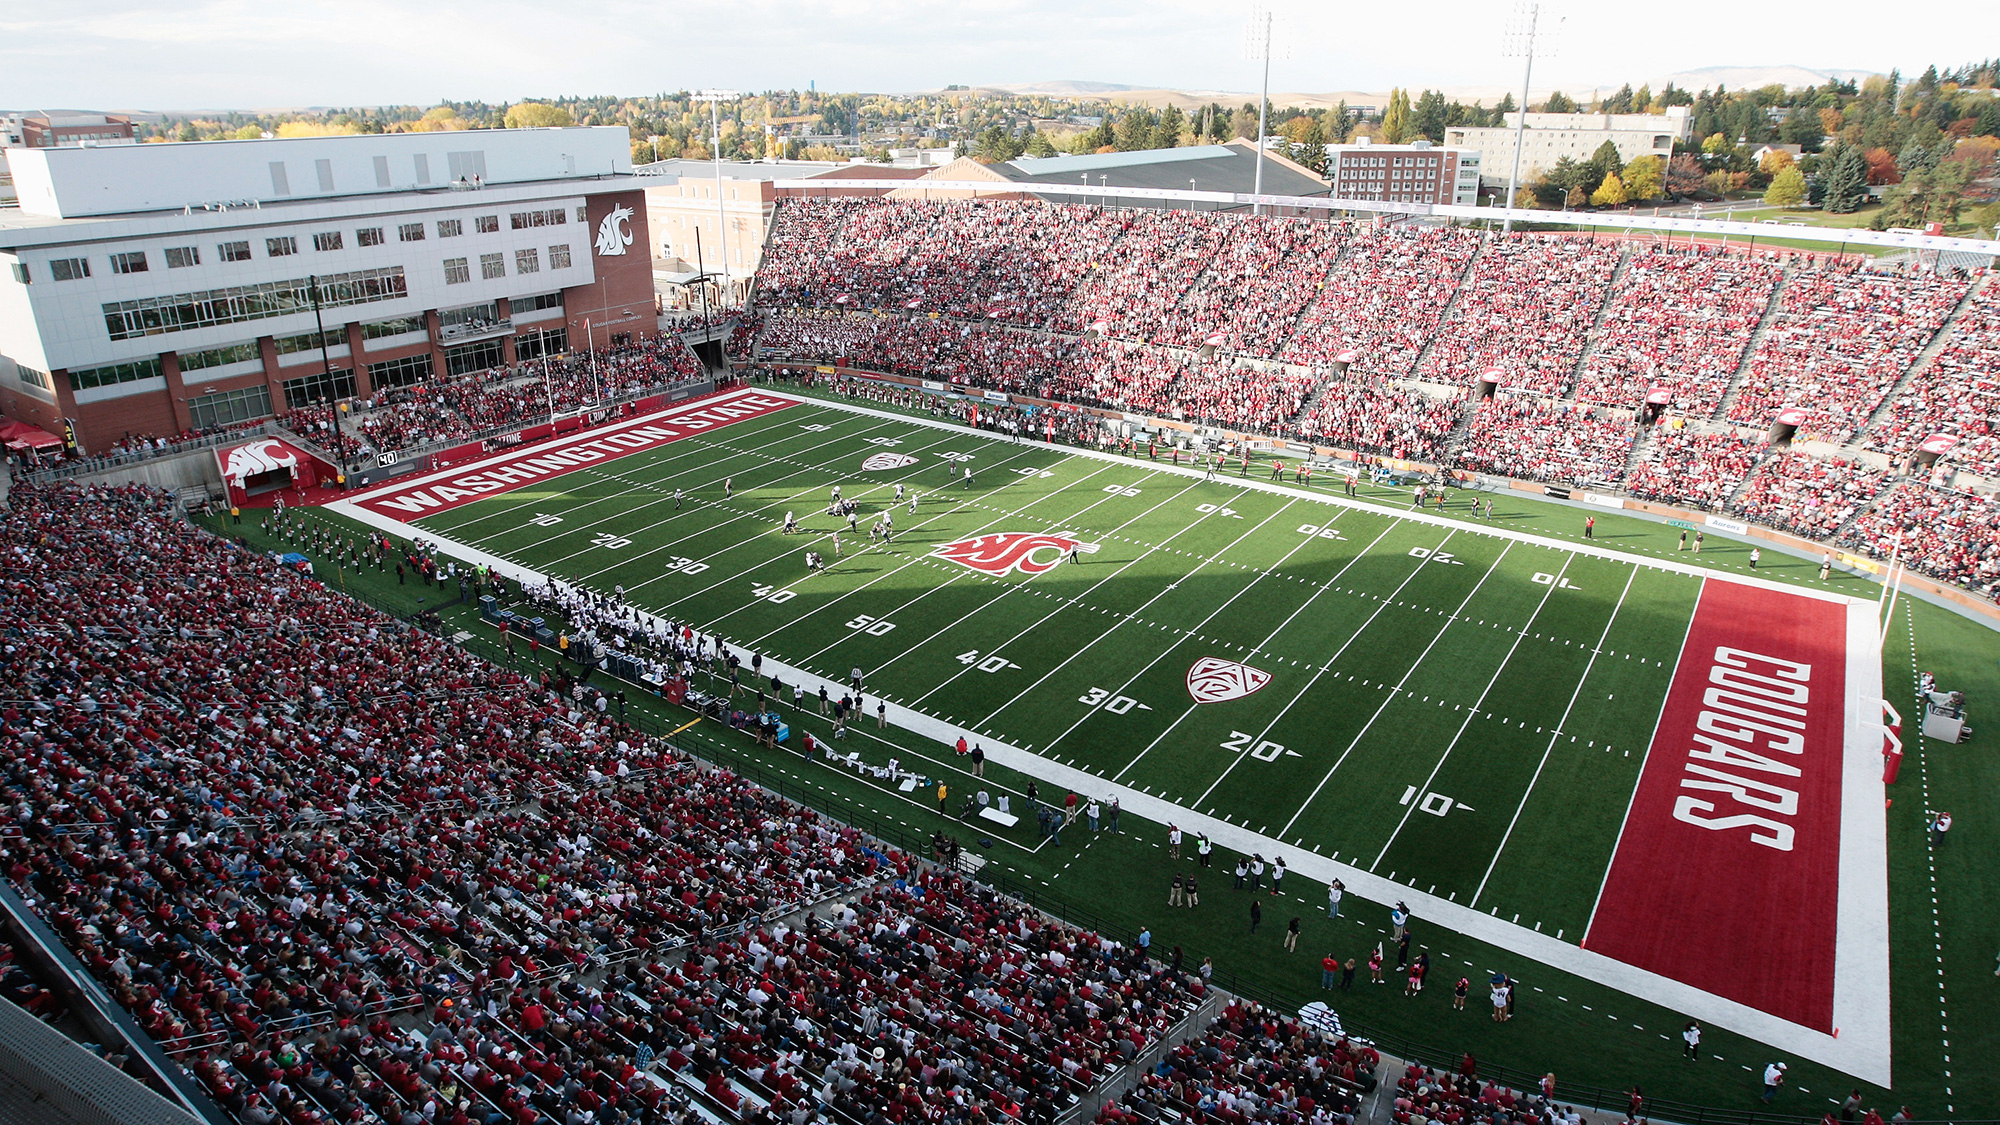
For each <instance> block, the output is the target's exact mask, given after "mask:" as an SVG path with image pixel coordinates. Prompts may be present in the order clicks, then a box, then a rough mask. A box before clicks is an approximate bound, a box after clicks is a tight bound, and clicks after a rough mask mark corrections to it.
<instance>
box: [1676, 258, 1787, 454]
mask: <svg viewBox="0 0 2000 1125" xmlns="http://www.w3.org/2000/svg"><path fill="white" fill-rule="evenodd" d="M1791 283H1792V267H1791V266H1790V265H1786V266H1785V268H1784V272H1783V273H1782V274H1780V275H1779V277H1778V283H1777V284H1776V285H1773V286H1772V287H1771V303H1770V304H1768V305H1765V306H1764V316H1763V319H1761V320H1759V321H1758V322H1757V330H1756V331H1755V332H1752V333H1751V334H1750V340H1749V342H1748V343H1746V344H1744V345H1743V355H1742V357H1741V358H1739V359H1738V360H1737V361H1736V372H1735V373H1734V374H1732V375H1731V376H1730V377H1729V389H1728V390H1727V391H1724V392H1723V394H1722V398H1721V399H1719V400H1717V402H1716V404H1715V412H1714V413H1712V414H1710V415H1709V416H1708V418H1702V419H1697V421H1704V422H1705V421H1708V420H1709V419H1722V418H1727V417H1729V408H1730V407H1732V406H1734V405H1736V396H1737V395H1739V394H1742V393H1743V378H1744V376H1746V375H1748V374H1749V373H1750V357H1751V356H1754V355H1756V354H1757V348H1758V346H1759V345H1761V344H1762V343H1763V342H1764V337H1765V336H1767V335H1769V334H1770V332H1771V325H1772V323H1774V322H1775V321H1776V320H1777V319H1778V310H1780V309H1782V308H1783V307H1784V301H1785V288H1786V286H1788V285H1790V284H1791Z"/></svg>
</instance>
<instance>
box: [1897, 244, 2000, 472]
mask: <svg viewBox="0 0 2000 1125" xmlns="http://www.w3.org/2000/svg"><path fill="white" fill-rule="evenodd" d="M1996 416H2000V288H1995V287H1994V286H1993V284H1992V282H1991V281H1989V282H1987V284H1985V285H1983V286H1981V287H1980V288H1979V289H1978V290H1977V291H1975V292H1974V293H1973V295H1972V300H1971V301H1970V302H1969V303H1968V304H1967V307H1966V309H1965V312H1964V313H1963V314H1962V315H1961V316H1960V317H1959V319H1958V320H1957V322H1956V323H1954V324H1953V325H1952V328H1951V335H1950V337H1949V338H1948V339H1947V340H1946V342H1945V345H1944V348H1943V350H1941V351H1939V352H1938V354H1937V356H1936V358H1934V359H1933V360H1932V361H1931V364H1930V366H1929V367H1927V368H1926V369H1925V370H1924V373H1923V377H1922V378H1919V379H1913V380H1911V381H1910V382H1909V383H1908V384H1906V385H1905V386H1904V387H1903V389H1902V390H1901V391H1899V392H1897V393H1896V395H1895V396H1894V397H1892V398H1891V399H1890V400H1889V409H1888V412H1887V416H1886V417H1884V418H1883V419H1882V420H1881V421H1880V422H1878V423H1876V425H1875V426H1874V427H1873V428H1872V429H1870V430H1869V432H1868V438H1867V446H1868V448H1869V449H1872V450H1875V451H1877V452H1880V453H1886V454H1888V455H1889V457H1890V459H1891V460H1893V461H1897V462H1901V461H1902V460H1903V459H1904V458H1907V457H1908V456H1909V455H1910V454H1911V453H1912V452H1913V451H1914V450H1915V449H1916V448H1917V447H1918V446H1919V445H1920V444H1922V443H1923V442H1924V441H1925V440H1927V439H1929V438H1930V437H1932V436H1933V435H1936V434H1951V435H1953V436H1954V437H1957V438H1958V439H1959V440H1958V444H1957V445H1956V446H1954V447H1953V448H1952V450H1951V452H1949V453H1948V454H1946V455H1945V457H1944V463H1945V464H1946V465H1949V466H1953V467H1957V468H1963V469H1967V470H1969V471H1971V472H1975V473H1978V474H1979V475H1981V476H1987V477H1992V476H2000V437H1996V435H1995V430H1994V419H1995V417H1996Z"/></svg>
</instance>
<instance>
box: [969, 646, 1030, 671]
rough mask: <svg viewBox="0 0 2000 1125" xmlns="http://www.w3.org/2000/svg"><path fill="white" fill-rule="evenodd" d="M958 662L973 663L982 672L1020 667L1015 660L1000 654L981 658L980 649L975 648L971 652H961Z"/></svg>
mask: <svg viewBox="0 0 2000 1125" xmlns="http://www.w3.org/2000/svg"><path fill="white" fill-rule="evenodd" d="M958 662H959V663H960V664H968V665H971V666H972V667H974V668H977V669H979V670H980V671H982V672H1005V671H1007V670H1008V669H1009V668H1019V667H1020V665H1019V664H1016V663H1014V662H1013V661H1011V660H1009V659H1007V658H1006V657H1004V656H1000V655H998V654H995V655H993V656H989V657H987V658H986V659H984V660H981V659H980V658H979V650H978V649H973V650H972V651H971V652H961V653H959V654H958Z"/></svg>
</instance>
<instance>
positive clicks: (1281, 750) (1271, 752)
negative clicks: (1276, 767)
mask: <svg viewBox="0 0 2000 1125" xmlns="http://www.w3.org/2000/svg"><path fill="white" fill-rule="evenodd" d="M1253 742H1254V743H1256V745H1254V746H1253V745H1251V744H1252V743H1253ZM1222 748H1223V749H1224V750H1234V751H1236V752H1237V753H1238V754H1243V753H1248V754H1249V755H1250V756H1251V757H1253V758H1255V759H1257V760H1258V761H1260V762H1275V761H1277V760H1278V759H1279V758H1281V757H1284V758H1296V757H1299V756H1300V755H1299V752H1298V751H1297V750H1287V749H1285V744H1284V743H1282V742H1272V741H1271V740H1270V739H1263V740H1259V739H1258V738H1257V736H1256V735H1254V734H1244V733H1243V732H1242V731H1240V730H1233V731H1230V732H1229V737H1228V738H1227V739H1226V740H1224V741H1223V743H1222Z"/></svg>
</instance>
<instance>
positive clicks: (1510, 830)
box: [1465, 566, 1639, 906]
mask: <svg viewBox="0 0 2000 1125" xmlns="http://www.w3.org/2000/svg"><path fill="white" fill-rule="evenodd" d="M1638 577H1639V568H1638V567H1636V566H1635V567H1633V568H1632V573H1631V574H1629V575H1627V576H1626V577H1625V588H1624V589H1623V590H1620V591H1619V592H1618V604H1617V605H1615V606H1612V607H1611V616H1610V617H1609V618H1606V619H1605V622H1604V633H1603V634H1602V635H1601V636H1599V637H1598V638H1597V644H1596V645H1595V646H1594V647H1593V648H1592V650H1591V653H1590V661H1589V663H1586V664H1585V665H1584V666H1583V676H1582V677H1581V678H1579V679H1578V680H1577V681H1576V690H1575V691H1573V692H1570V693H1569V705H1568V706H1566V707H1564V708H1563V713H1562V718H1561V719H1559V720H1557V722H1556V726H1555V730H1554V732H1553V733H1551V734H1550V735H1549V744H1548V746H1546V747H1544V748H1543V750H1542V760H1541V762H1540V763H1539V764H1537V765H1536V766H1535V774H1534V776H1533V777H1530V778H1529V779H1528V787H1527V788H1526V789H1524V790H1522V791H1521V803H1520V804H1518V805H1515V806H1514V815H1513V817H1512V818H1511V819H1509V820H1508V821H1507V831H1505V832H1503V833H1501V834H1500V843H1499V845H1498V846H1496V847H1495V848H1494V849H1493V859H1492V861H1491V862H1489V863H1488V864H1487V865H1486V874H1484V875H1481V876H1480V877H1479V889H1477V890H1475V891H1473V892H1472V897H1471V898H1469V899H1467V900H1466V903H1465V905H1467V906H1478V905H1479V896H1480V895H1483V894H1485V893H1486V883H1487V880H1489V879H1491V878H1493V869H1494V868H1496V867H1498V866H1500V853H1501V852H1504V851H1506V850H1507V841H1508V840H1511V839H1513V838H1514V826H1515V825H1516V824H1518V823H1520V821H1521V813H1522V811H1523V810H1525V809H1526V808H1527V807H1528V798H1529V797H1530V796H1532V795H1533V794H1534V792H1535V783H1536V782H1538V781H1540V780H1541V779H1542V770H1544V769H1545V768H1547V767H1548V764H1549V755H1550V754H1553V753H1554V752H1555V748H1556V740H1557V739H1560V738H1561V737H1562V731H1563V728H1564V727H1567V726H1568V725H1569V715H1570V712H1571V711H1573V710H1575V708H1576V701H1577V699H1578V698H1580V697H1581V696H1582V695H1583V685H1584V684H1586V683H1589V682H1590V670H1591V669H1592V668H1595V667H1597V654H1598V652H1599V651H1601V650H1602V649H1603V648H1604V642H1605V641H1606V640H1607V639H1608V638H1609V637H1610V636H1611V626H1612V625H1613V624H1614V623H1615V622H1616V621H1617V620H1618V611H1619V610H1621V609H1624V608H1625V596H1626V595H1627V594H1630V593H1631V592H1632V583H1633V582H1634V581H1636V580H1637V579H1638Z"/></svg>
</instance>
